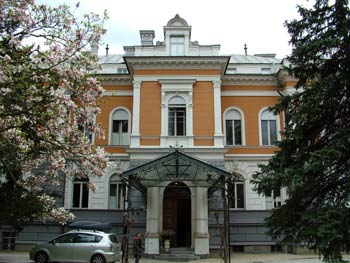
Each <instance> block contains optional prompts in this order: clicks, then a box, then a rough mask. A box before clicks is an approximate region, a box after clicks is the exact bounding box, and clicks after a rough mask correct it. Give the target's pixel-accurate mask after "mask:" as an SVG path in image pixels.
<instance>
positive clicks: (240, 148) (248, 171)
mask: <svg viewBox="0 0 350 263" xmlns="http://www.w3.org/2000/svg"><path fill="white" fill-rule="evenodd" d="M191 30H192V28H191V26H189V25H188V23H187V22H186V21H185V20H184V19H183V18H181V17H180V16H178V15H176V16H175V17H174V18H172V19H170V20H169V22H168V23H167V25H166V26H164V39H163V41H157V42H156V43H154V38H155V34H154V31H153V30H141V31H140V37H141V44H140V45H135V46H125V47H124V51H125V54H122V55H114V54H106V55H103V56H100V57H99V61H100V64H101V70H100V72H99V75H100V77H102V79H103V86H104V88H105V92H104V98H103V100H102V101H101V110H102V111H101V114H100V115H98V116H96V122H97V123H100V124H101V125H102V126H103V127H104V129H105V131H106V137H105V139H97V138H93V142H94V143H95V144H96V145H98V146H101V147H104V149H105V151H106V152H107V153H108V156H109V159H110V166H109V168H108V169H107V170H106V172H105V175H104V176H103V177H101V178H90V182H92V183H95V184H96V187H97V190H96V191H95V192H92V191H91V190H88V188H87V187H86V184H87V181H72V180H70V179H68V178H67V179H66V181H65V184H64V186H65V187H64V196H63V201H62V202H64V206H65V207H66V208H67V209H71V210H72V211H73V213H74V214H75V215H76V216H77V220H86V219H89V220H96V221H101V222H108V223H111V224H112V227H113V231H115V232H117V234H120V235H122V234H123V231H124V228H123V226H124V223H125V220H124V218H123V213H124V212H125V211H129V212H130V211H133V209H135V208H140V207H144V208H145V210H144V212H141V213H139V214H136V213H135V214H133V215H132V216H133V219H134V224H133V228H132V230H133V231H134V232H136V231H137V232H141V233H143V234H144V238H145V253H146V254H150V255H154V254H155V255H157V254H159V253H160V251H161V247H162V244H161V241H160V240H161V239H160V233H161V232H162V231H163V230H166V229H170V230H173V231H174V232H175V235H174V236H173V237H172V246H173V247H188V248H190V249H192V250H193V251H194V254H196V255H200V256H206V255H209V254H210V251H211V249H215V248H218V247H219V245H220V237H219V235H218V226H220V225H222V224H223V223H224V221H223V218H224V217H223V216H222V215H221V216H220V218H219V223H218V221H217V220H216V219H215V213H216V212H217V211H221V212H224V211H229V216H226V217H225V218H229V222H226V221H225V222H226V223H227V225H228V226H229V227H228V229H227V232H228V233H229V242H230V246H231V247H232V248H233V250H234V251H246V252H254V251H271V250H275V249H276V242H275V241H273V240H271V239H270V238H269V237H268V236H266V235H265V231H266V228H265V227H264V225H263V220H264V218H265V217H266V216H267V215H268V213H269V210H270V209H272V208H274V207H276V206H279V205H281V203H282V202H283V201H284V199H285V198H286V192H285V191H284V190H283V189H282V190H281V191H280V192H276V193H271V195H270V196H260V195H258V194H257V193H256V192H255V191H254V190H253V186H252V185H251V183H250V179H251V176H252V174H254V172H255V171H257V169H258V164H259V163H264V162H266V161H268V160H269V159H270V158H271V156H272V155H273V154H274V152H275V151H277V150H278V148H277V147H276V146H275V143H276V141H277V140H279V139H280V131H281V130H283V126H284V116H283V114H281V115H274V114H273V113H271V112H269V111H268V107H269V106H272V105H274V104H275V103H276V102H277V101H278V100H279V98H280V96H281V95H280V94H283V93H285V92H289V90H291V89H292V87H293V86H294V84H295V80H293V79H290V77H289V76H288V75H287V74H286V72H285V71H284V70H283V63H284V61H283V60H281V59H277V58H275V55H274V54H260V55H248V54H243V55H220V54H219V51H220V45H200V44H199V43H198V42H197V41H192V40H191ZM233 175H234V176H233ZM123 178H126V179H127V184H125V183H123V180H122V179H123ZM228 178H232V180H231V181H232V183H230V184H229V185H225V184H223V182H227V181H228V180H227V179H228ZM222 193H226V195H227V193H228V196H229V197H230V198H229V200H225V199H224V198H223V196H222ZM130 213H131V212H130ZM42 227H43V226H42V225H40V224H37V225H35V224H34V225H31V226H28V227H27V228H26V229H25V230H24V231H23V232H22V233H20V234H19V236H18V238H17V240H16V244H17V245H20V244H27V243H30V242H31V241H37V240H40V239H41V240H46V239H48V238H49V237H50V236H52V235H54V234H56V233H57V232H59V231H60V229H59V228H58V227H57V229H56V230H52V232H50V231H51V230H50V231H48V232H46V233H42V232H40V231H39V230H40V229H42ZM50 229H54V226H51V228H50ZM34 233H37V234H35V235H34Z"/></svg>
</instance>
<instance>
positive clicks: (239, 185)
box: [228, 176, 245, 209]
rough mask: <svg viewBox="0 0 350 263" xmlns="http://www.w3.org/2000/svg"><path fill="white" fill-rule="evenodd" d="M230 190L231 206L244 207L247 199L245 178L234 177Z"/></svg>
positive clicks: (229, 186)
mask: <svg viewBox="0 0 350 263" xmlns="http://www.w3.org/2000/svg"><path fill="white" fill-rule="evenodd" d="M228 192H229V195H230V202H229V207H230V208H236V209H243V208H244V203H245V201H244V178H243V177H242V176H240V177H239V178H235V179H233V181H232V182H231V183H230V184H229V185H228Z"/></svg>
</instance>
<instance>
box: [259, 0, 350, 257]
mask: <svg viewBox="0 0 350 263" xmlns="http://www.w3.org/2000/svg"><path fill="white" fill-rule="evenodd" d="M298 11H299V13H300V15H301V19H299V20H293V21H289V22H286V26H287V28H288V32H289V33H290V35H291V41H290V43H291V44H292V46H293V50H292V54H291V56H290V57H289V61H290V63H291V66H290V68H289V71H290V74H291V75H293V76H294V77H295V78H296V79H298V83H297V85H296V92H295V93H294V94H292V95H288V96H283V97H282V99H281V102H280V103H279V104H278V105H276V106H275V107H274V108H273V109H272V110H273V111H275V112H284V113H285V116H286V123H285V130H284V132H283V140H282V141H281V142H280V143H279V147H280V151H279V152H277V153H276V155H275V156H274V157H273V158H272V159H271V160H270V161H269V163H268V164H266V165H262V166H261V167H260V168H261V170H260V171H259V172H257V173H256V174H255V175H254V177H253V183H254V184H255V188H256V190H257V191H258V192H259V193H262V194H268V193H270V192H271V191H273V190H276V189H280V188H281V187H284V188H286V189H287V193H288V200H287V201H286V203H285V204H284V205H282V206H281V207H280V208H276V209H274V210H272V212H271V216H270V217H268V218H267V220H266V221H267V225H268V226H269V233H270V234H271V235H272V237H273V238H275V239H282V240H283V241H284V242H286V243H290V242H292V243H294V244H300V245H305V246H307V247H308V248H311V249H315V250H317V251H319V252H320V253H321V254H322V255H323V256H324V260H325V261H326V262H342V255H341V252H342V251H346V252H349V251H350V208H349V207H348V206H349V205H348V204H349V201H350V10H349V3H348V1H347V0H335V1H328V0H316V1H315V3H314V5H313V7H312V8H309V9H308V8H304V7H301V6H298Z"/></svg>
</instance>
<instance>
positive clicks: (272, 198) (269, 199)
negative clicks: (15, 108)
mask: <svg viewBox="0 0 350 263" xmlns="http://www.w3.org/2000/svg"><path fill="white" fill-rule="evenodd" d="M265 203H266V209H267V210H269V209H273V208H276V207H280V206H281V205H282V198H281V190H278V191H273V192H271V193H270V194H267V195H266V196H265Z"/></svg>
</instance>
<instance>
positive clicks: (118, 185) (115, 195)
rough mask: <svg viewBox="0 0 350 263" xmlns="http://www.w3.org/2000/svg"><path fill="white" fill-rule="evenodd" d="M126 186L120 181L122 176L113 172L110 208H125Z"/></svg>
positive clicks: (109, 198)
mask: <svg viewBox="0 0 350 263" xmlns="http://www.w3.org/2000/svg"><path fill="white" fill-rule="evenodd" d="M125 195H126V188H125V185H123V184H122V182H121V181H120V176H119V175H117V174H113V175H112V176H111V178H110V179H109V196H108V208H109V209H124V204H125Z"/></svg>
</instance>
